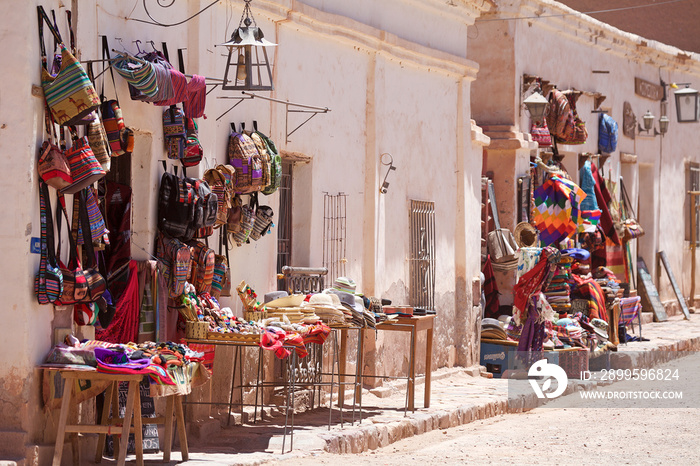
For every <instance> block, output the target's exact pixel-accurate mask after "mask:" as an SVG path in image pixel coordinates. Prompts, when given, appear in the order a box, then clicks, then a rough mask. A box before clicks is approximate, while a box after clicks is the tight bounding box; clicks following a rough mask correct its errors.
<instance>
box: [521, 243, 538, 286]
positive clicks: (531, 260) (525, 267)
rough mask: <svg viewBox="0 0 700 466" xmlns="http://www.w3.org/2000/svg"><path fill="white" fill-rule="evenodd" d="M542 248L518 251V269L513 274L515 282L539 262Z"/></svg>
mask: <svg viewBox="0 0 700 466" xmlns="http://www.w3.org/2000/svg"><path fill="white" fill-rule="evenodd" d="M541 255H542V248H520V249H518V268H517V271H516V273H515V282H516V283H517V282H518V280H520V277H522V276H523V275H525V274H526V273H527V272H529V271H530V270H532V268H533V267H534V266H535V265H536V264H537V262H538V261H539V260H540V256H541Z"/></svg>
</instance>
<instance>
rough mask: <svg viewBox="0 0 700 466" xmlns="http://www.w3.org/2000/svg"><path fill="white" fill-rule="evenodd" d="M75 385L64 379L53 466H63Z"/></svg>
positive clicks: (71, 381) (73, 382)
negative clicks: (62, 461)
mask: <svg viewBox="0 0 700 466" xmlns="http://www.w3.org/2000/svg"><path fill="white" fill-rule="evenodd" d="M73 385H75V380H73V379H66V378H64V379H63V398H62V399H61V414H60V415H59V417H58V432H57V433H56V447H55V448H54V451H53V466H61V457H62V456H63V443H64V442H65V439H66V422H67V421H68V412H69V411H70V403H71V399H72V396H73Z"/></svg>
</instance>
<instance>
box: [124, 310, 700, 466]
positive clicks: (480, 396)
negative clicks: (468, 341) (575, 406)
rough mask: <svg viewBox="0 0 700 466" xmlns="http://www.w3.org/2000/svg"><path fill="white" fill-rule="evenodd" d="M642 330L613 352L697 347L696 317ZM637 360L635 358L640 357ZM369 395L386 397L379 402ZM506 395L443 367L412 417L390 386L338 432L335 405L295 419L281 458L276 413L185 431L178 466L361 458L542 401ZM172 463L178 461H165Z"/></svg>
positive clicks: (646, 356) (468, 373) (650, 361)
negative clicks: (186, 449) (185, 457)
mask: <svg viewBox="0 0 700 466" xmlns="http://www.w3.org/2000/svg"><path fill="white" fill-rule="evenodd" d="M642 330H643V331H642V334H643V336H644V337H645V338H649V340H650V341H647V342H633V343H628V344H627V345H624V344H623V345H620V346H619V348H618V353H619V354H629V355H630V356H633V355H634V356H638V354H635V353H641V354H642V356H643V358H642V359H643V360H642V361H640V363H641V364H643V365H645V366H651V365H654V364H657V363H659V362H660V358H662V357H663V356H662V353H661V352H662V351H697V350H700V317H696V316H693V315H691V319H690V320H689V321H687V320H683V318H682V316H672V317H670V318H669V320H668V321H667V322H663V323H649V324H646V325H644V326H643V329H642ZM635 360H637V361H639V358H637V359H635ZM417 382H418V385H417V387H416V402H417V407H418V406H421V403H422V399H423V398H422V389H423V385H422V378H419V379H418V380H417ZM593 387H595V383H594V382H593V383H592V382H581V381H576V380H573V381H569V387H568V389H567V392H571V391H574V390H581V389H590V388H593ZM373 392H374V393H377V394H380V395H382V396H385V395H387V394H389V396H385V397H383V398H380V397H378V396H375V395H374V394H373ZM507 392H508V385H507V380H502V379H489V378H485V377H482V376H481V375H480V373H479V368H471V369H465V368H451V369H447V368H444V369H440V370H437V371H435V372H433V383H432V401H431V406H430V408H417V409H416V411H415V412H413V413H412V412H408V413H407V415H405V416H404V409H403V408H404V403H405V396H406V392H405V385H403V386H401V384H399V385H396V386H392V387H391V388H390V389H388V390H387V389H384V390H380V391H375V390H373V391H364V392H363V409H362V414H363V416H362V417H363V419H362V421H361V422H357V420H356V422H354V423H351V422H349V421H351V418H352V413H351V411H350V410H349V409H348V407H347V406H346V409H345V411H344V421H345V422H344V423H343V426H342V427H341V425H340V412H339V411H338V410H337V408H336V407H334V409H333V413H332V420H333V421H332V423H331V427H330V429H329V427H328V418H329V410H328V405H327V404H326V405H325V407H321V408H317V409H315V410H313V411H311V412H305V413H301V414H297V415H296V418H295V430H294V443H293V450H292V451H291V452H287V453H284V454H282V442H283V436H282V434H283V431H284V416H282V415H280V414H279V412H277V413H272V414H275V415H274V416H272V417H271V418H266V419H265V420H264V421H262V422H261V421H259V422H258V423H257V424H246V425H244V426H233V427H222V428H219V427H218V424H217V426H216V429H213V430H212V429H211V428H210V429H203V428H199V429H198V428H197V426H189V427H190V429H189V430H190V436H189V444H190V460H189V461H187V462H185V463H180V464H184V465H187V466H191V465H204V464H206V465H212V464H217V465H218V464H221V465H238V464H241V465H254V464H264V463H267V462H281V461H284V460H293V461H294V459H297V460H298V459H300V458H303V457H304V456H308V455H313V454H314V453H318V452H321V451H325V452H330V453H359V452H363V451H366V450H370V449H376V448H378V447H385V446H387V445H390V444H392V443H394V442H396V441H398V440H401V439H404V438H407V437H411V436H414V435H420V434H422V433H424V432H428V431H431V430H434V429H446V428H449V427H455V426H458V425H461V424H466V423H469V422H473V421H476V420H482V419H486V418H490V417H493V416H497V415H499V414H505V413H514V412H520V411H523V410H524V411H527V410H530V409H533V408H535V407H536V406H538V405H539V404H540V403H541V400H538V399H537V398H536V397H535V396H534V394H532V396H526V397H524V398H523V399H522V400H521V401H522V402H521V403H518V404H519V406H518V407H513V406H510V407H509V405H508V401H507ZM210 426H211V425H210ZM290 440H291V439H290V437H289V435H288V436H287V437H286V439H285V451H288V450H289V447H290ZM172 457H173V459H179V458H180V454H179V452H177V451H176V452H174V453H173V455H172ZM146 458H147V459H148V460H153V461H154V462H155V461H157V460H159V459H160V458H162V456H161V455H146ZM131 459H133V456H132V457H131ZM149 462H150V461H149ZM160 464H162V463H160ZM170 464H178V462H177V461H171V463H170Z"/></svg>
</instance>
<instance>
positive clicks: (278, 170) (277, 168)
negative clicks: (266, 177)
mask: <svg viewBox="0 0 700 466" xmlns="http://www.w3.org/2000/svg"><path fill="white" fill-rule="evenodd" d="M253 127H254V128H255V134H257V135H258V136H259V137H260V139H262V141H263V142H264V143H265V148H266V149H267V153H268V154H269V155H270V183H269V184H268V185H266V186H265V187H264V188H263V190H262V193H263V194H265V195H268V196H269V195H270V194H273V193H274V192H275V191H277V189H278V188H279V187H280V184H281V183H282V157H281V156H280V154H279V151H278V150H277V147H276V146H275V143H274V142H272V139H270V138H269V137H267V136H266V135H264V134H263V133H261V132H260V131H258V125H257V122H255V121H254V122H253Z"/></svg>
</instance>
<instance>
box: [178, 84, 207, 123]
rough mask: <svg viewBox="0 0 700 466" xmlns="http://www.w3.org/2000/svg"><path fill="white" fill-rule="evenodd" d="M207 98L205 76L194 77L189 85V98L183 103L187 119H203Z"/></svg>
mask: <svg viewBox="0 0 700 466" xmlns="http://www.w3.org/2000/svg"><path fill="white" fill-rule="evenodd" d="M206 98H207V86H206V84H205V82H204V76H198V75H196V74H195V75H194V76H192V79H190V82H189V83H187V98H186V99H185V101H184V102H183V103H182V109H183V110H184V112H185V116H186V117H187V118H201V117H202V116H204V105H205V104H206Z"/></svg>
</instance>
